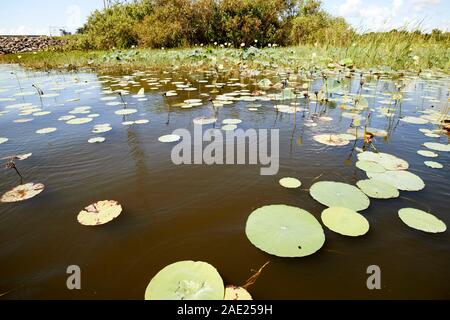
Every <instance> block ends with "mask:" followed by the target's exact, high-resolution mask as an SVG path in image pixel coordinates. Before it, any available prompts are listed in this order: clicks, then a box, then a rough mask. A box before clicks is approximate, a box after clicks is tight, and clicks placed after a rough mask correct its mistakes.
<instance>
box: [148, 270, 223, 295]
mask: <svg viewBox="0 0 450 320" xmlns="http://www.w3.org/2000/svg"><path fill="white" fill-rule="evenodd" d="M224 294H225V288H224V285H223V280H222V278H221V277H220V275H219V273H218V272H217V270H216V268H214V267H213V266H212V265H210V264H209V263H206V262H202V261H196V262H194V261H180V262H176V263H173V264H170V265H168V266H166V267H165V268H163V269H162V270H161V271H159V272H158V273H157V274H156V276H154V277H153V279H152V280H151V281H150V283H149V284H148V286H147V289H146V290H145V300H223V298H224Z"/></svg>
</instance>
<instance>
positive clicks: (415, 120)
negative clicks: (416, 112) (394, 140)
mask: <svg viewBox="0 0 450 320" xmlns="http://www.w3.org/2000/svg"><path fill="white" fill-rule="evenodd" d="M400 121H403V122H407V123H412V124H426V123H428V120H426V119H423V118H418V117H404V118H402V119H400Z"/></svg>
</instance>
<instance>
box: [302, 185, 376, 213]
mask: <svg viewBox="0 0 450 320" xmlns="http://www.w3.org/2000/svg"><path fill="white" fill-rule="evenodd" d="M309 192H310V194H311V196H312V197H313V198H314V199H315V200H316V201H318V202H320V203H321V204H323V205H325V206H327V207H344V208H349V209H353V210H355V211H361V210H364V209H367V208H368V207H369V205H370V200H369V198H367V196H366V195H365V194H364V193H363V192H362V191H361V190H359V189H358V188H357V187H355V186H352V185H350V184H346V183H342V182H334V181H320V182H317V183H315V184H314V185H313V186H312V187H311V188H310V189H309Z"/></svg>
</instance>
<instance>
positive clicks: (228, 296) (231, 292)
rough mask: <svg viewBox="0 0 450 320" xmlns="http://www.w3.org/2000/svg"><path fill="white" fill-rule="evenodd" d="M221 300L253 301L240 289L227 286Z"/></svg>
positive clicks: (245, 291) (246, 292)
mask: <svg viewBox="0 0 450 320" xmlns="http://www.w3.org/2000/svg"><path fill="white" fill-rule="evenodd" d="M223 300H253V298H252V296H251V295H250V293H249V292H248V291H247V290H245V289H244V288H242V287H237V286H227V287H226V288H225V298H223Z"/></svg>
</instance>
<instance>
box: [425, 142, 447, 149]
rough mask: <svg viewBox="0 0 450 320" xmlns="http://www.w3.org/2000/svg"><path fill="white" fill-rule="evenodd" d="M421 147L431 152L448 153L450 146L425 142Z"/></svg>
mask: <svg viewBox="0 0 450 320" xmlns="http://www.w3.org/2000/svg"><path fill="white" fill-rule="evenodd" d="M423 145H424V146H425V147H427V148H428V149H431V150H436V151H450V144H443V143H437V142H425V143H424V144H423Z"/></svg>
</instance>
